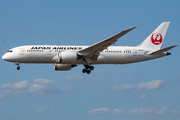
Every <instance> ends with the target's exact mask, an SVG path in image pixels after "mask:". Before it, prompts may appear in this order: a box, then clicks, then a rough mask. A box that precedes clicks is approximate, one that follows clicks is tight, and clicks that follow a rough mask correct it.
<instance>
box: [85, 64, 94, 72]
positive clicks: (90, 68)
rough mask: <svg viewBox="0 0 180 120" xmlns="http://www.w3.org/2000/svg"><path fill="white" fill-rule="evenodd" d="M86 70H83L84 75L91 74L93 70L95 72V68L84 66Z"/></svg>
mask: <svg viewBox="0 0 180 120" xmlns="http://www.w3.org/2000/svg"><path fill="white" fill-rule="evenodd" d="M84 67H85V69H83V70H82V72H83V73H87V74H90V73H91V70H94V66H89V65H84Z"/></svg>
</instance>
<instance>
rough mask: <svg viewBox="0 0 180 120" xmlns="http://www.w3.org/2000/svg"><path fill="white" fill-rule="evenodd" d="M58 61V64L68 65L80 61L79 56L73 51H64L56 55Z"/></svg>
mask: <svg viewBox="0 0 180 120" xmlns="http://www.w3.org/2000/svg"><path fill="white" fill-rule="evenodd" d="M58 59H59V62H60V63H62V62H63V63H68V62H72V61H76V60H78V59H80V56H79V55H78V54H77V53H76V52H73V51H65V52H61V53H59V54H58Z"/></svg>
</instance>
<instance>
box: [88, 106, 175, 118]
mask: <svg viewBox="0 0 180 120" xmlns="http://www.w3.org/2000/svg"><path fill="white" fill-rule="evenodd" d="M174 113H176V114H178V112H177V111H175V112H174ZM88 114H90V115H100V114H110V115H138V116H147V115H168V114H169V113H168V109H167V108H166V107H158V106H154V107H151V108H139V109H130V110H126V109H114V110H113V111H110V110H109V108H99V109H93V110H91V111H88Z"/></svg>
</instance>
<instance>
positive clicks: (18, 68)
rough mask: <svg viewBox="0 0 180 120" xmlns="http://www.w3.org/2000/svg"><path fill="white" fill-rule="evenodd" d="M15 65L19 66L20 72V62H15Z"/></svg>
mask: <svg viewBox="0 0 180 120" xmlns="http://www.w3.org/2000/svg"><path fill="white" fill-rule="evenodd" d="M15 65H18V66H17V70H20V66H19V63H18V62H15Z"/></svg>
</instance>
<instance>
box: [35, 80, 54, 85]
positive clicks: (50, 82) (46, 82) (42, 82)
mask: <svg viewBox="0 0 180 120" xmlns="http://www.w3.org/2000/svg"><path fill="white" fill-rule="evenodd" d="M34 83H37V84H52V83H54V80H49V79H36V80H34Z"/></svg>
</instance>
